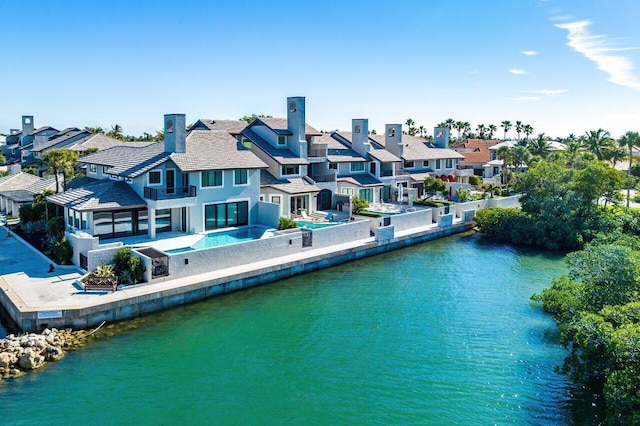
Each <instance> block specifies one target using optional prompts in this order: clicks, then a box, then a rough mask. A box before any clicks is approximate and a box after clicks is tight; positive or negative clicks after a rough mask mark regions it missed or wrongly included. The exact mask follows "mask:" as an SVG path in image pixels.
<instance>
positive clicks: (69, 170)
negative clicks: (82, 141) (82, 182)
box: [42, 149, 78, 193]
mask: <svg viewBox="0 0 640 426" xmlns="http://www.w3.org/2000/svg"><path fill="white" fill-rule="evenodd" d="M42 161H44V162H45V163H46V164H47V165H48V169H49V172H50V173H52V174H53V175H54V176H55V178H56V193H58V192H59V190H60V182H59V180H58V179H59V178H58V175H59V174H60V173H62V183H63V185H64V190H65V191H66V189H67V188H66V182H67V177H71V176H72V175H73V172H74V170H75V168H76V164H77V162H78V152H77V151H71V150H69V149H52V150H51V151H47V152H45V153H44V154H43V155H42Z"/></svg>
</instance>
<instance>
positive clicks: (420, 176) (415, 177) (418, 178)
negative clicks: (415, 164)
mask: <svg viewBox="0 0 640 426" xmlns="http://www.w3.org/2000/svg"><path fill="white" fill-rule="evenodd" d="M409 176H410V177H411V181H412V182H418V183H420V182H424V179H425V178H426V177H427V176H432V177H435V176H437V175H436V173H434V172H416V173H411V174H410V175H409Z"/></svg>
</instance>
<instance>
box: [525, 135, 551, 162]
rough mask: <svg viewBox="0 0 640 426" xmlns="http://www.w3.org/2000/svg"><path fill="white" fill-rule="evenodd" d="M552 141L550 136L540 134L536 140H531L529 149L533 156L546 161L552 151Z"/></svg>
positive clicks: (528, 145)
mask: <svg viewBox="0 0 640 426" xmlns="http://www.w3.org/2000/svg"><path fill="white" fill-rule="evenodd" d="M550 140H551V138H550V137H549V136H547V135H545V134H544V133H539V134H538V137H537V138H536V139H531V140H530V141H529V143H528V144H527V148H528V149H529V152H531V154H533V155H537V156H539V157H542V158H544V159H546V158H547V157H548V156H549V152H550V151H551V146H550V145H549V141H550Z"/></svg>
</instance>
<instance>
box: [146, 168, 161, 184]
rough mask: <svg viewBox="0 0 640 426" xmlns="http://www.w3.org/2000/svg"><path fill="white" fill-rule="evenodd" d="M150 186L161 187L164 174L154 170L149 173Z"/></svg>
mask: <svg viewBox="0 0 640 426" xmlns="http://www.w3.org/2000/svg"><path fill="white" fill-rule="evenodd" d="M148 178H149V185H161V184H162V173H161V172H160V171H159V170H153V171H150V172H149V177H148Z"/></svg>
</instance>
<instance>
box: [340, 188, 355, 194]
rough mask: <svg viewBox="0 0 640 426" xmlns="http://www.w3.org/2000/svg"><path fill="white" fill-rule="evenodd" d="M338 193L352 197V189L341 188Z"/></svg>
mask: <svg viewBox="0 0 640 426" xmlns="http://www.w3.org/2000/svg"><path fill="white" fill-rule="evenodd" d="M340 193H342V194H344V195H353V188H352V187H346V188H342V189H341V190H340Z"/></svg>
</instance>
